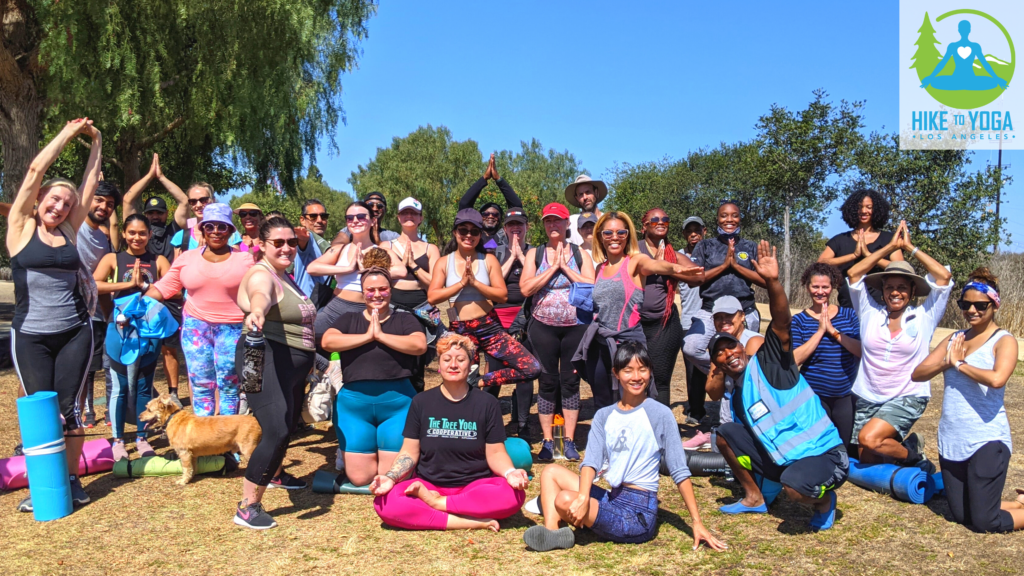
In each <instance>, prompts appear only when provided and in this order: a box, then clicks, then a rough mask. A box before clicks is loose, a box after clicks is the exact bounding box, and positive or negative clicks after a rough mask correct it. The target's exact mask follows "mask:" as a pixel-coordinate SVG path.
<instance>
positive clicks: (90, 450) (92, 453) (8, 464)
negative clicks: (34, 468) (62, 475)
mask: <svg viewBox="0 0 1024 576" xmlns="http://www.w3.org/2000/svg"><path fill="white" fill-rule="evenodd" d="M113 468H114V453H113V450H111V447H110V441H109V440H107V439H105V438H97V439H96V440H90V441H88V442H86V443H85V444H84V445H83V446H82V457H81V458H79V459H78V474H79V476H85V475H86V474H96V473H99V472H106V471H108V470H112V469H113ZM26 486H28V473H27V469H26V468H25V457H24V456H14V457H11V458H4V459H2V460H0V490H17V489H19V488H25V487H26Z"/></svg>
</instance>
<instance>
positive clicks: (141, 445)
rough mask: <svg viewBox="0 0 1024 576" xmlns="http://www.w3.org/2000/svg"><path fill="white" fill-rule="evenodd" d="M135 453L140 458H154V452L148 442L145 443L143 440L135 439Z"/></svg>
mask: <svg viewBox="0 0 1024 576" xmlns="http://www.w3.org/2000/svg"><path fill="white" fill-rule="evenodd" d="M135 451H136V452H138V453H139V456H142V457H146V456H156V450H153V447H152V446H150V445H149V442H146V439H145V438H136V439H135Z"/></svg>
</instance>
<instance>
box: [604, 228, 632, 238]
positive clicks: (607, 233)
mask: <svg viewBox="0 0 1024 576" xmlns="http://www.w3.org/2000/svg"><path fill="white" fill-rule="evenodd" d="M601 235H602V236H604V237H605V238H613V237H614V238H625V237H626V236H629V230H601Z"/></svg>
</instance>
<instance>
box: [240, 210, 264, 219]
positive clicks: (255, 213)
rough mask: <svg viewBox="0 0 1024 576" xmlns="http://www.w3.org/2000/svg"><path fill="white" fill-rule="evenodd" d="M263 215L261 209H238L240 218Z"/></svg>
mask: <svg viewBox="0 0 1024 576" xmlns="http://www.w3.org/2000/svg"><path fill="white" fill-rule="evenodd" d="M262 215H263V213H262V212H260V211H259V210H239V211H238V217H239V218H259V217H260V216H262Z"/></svg>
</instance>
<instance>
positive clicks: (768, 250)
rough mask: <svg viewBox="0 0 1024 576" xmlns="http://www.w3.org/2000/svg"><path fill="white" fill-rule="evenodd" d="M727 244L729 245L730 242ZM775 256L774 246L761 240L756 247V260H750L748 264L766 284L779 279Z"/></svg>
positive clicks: (776, 253) (777, 263) (777, 262)
mask: <svg viewBox="0 0 1024 576" xmlns="http://www.w3.org/2000/svg"><path fill="white" fill-rule="evenodd" d="M729 242H730V243H731V242H732V240H730V241H729ZM777 255H778V251H777V250H776V248H775V246H772V245H771V244H769V243H768V241H767V240H761V244H760V245H759V246H758V247H757V259H756V260H755V259H753V258H751V259H750V264H751V266H753V267H754V271H755V272H757V274H758V275H759V276H760V277H761V278H764V279H765V281H766V282H771V281H772V280H778V279H779V259H778V258H777Z"/></svg>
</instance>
